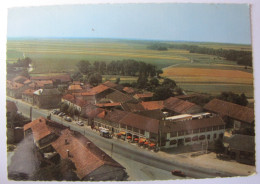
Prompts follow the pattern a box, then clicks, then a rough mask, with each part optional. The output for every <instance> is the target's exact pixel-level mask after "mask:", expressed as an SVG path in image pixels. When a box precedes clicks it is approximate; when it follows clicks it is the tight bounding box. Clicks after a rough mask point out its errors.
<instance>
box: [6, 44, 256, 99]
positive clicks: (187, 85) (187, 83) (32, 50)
mask: <svg viewBox="0 0 260 184" xmlns="http://www.w3.org/2000/svg"><path fill="white" fill-rule="evenodd" d="M151 43H154V41H136V40H116V39H49V40H47V39H27V40H26V39H17V40H14V39H10V40H8V42H7V63H12V62H15V61H17V59H18V58H23V57H30V58H31V59H32V61H33V63H32V65H33V71H32V72H31V75H45V74H48V75H49V74H55V73H64V72H69V73H73V72H75V71H76V70H77V67H76V64H77V63H78V62H79V61H80V60H88V61H90V62H91V63H93V62H94V61H105V62H107V63H109V62H111V61H116V60H123V59H134V60H136V61H144V62H146V63H151V64H154V65H156V67H157V68H160V69H163V71H164V74H163V75H162V76H164V77H169V78H171V79H173V80H175V81H176V82H177V83H178V85H180V86H181V87H182V88H183V89H185V90H186V91H187V92H189V91H190V92H193V91H194V92H203V93H210V94H218V93H220V92H221V91H233V92H237V93H242V92H245V93H246V95H247V96H249V97H253V74H252V73H253V69H252V68H251V67H247V68H245V67H244V66H241V65H237V64H236V63H235V62H232V61H227V60H225V59H224V58H221V57H217V56H213V55H206V54H198V53H189V51H187V50H180V49H171V48H169V49H168V50H167V51H158V50H151V49H147V46H149V45H150V44H151ZM167 43H173V42H167ZM174 44H183V42H181V43H179V42H174ZM185 44H192V45H198V46H201V47H209V48H214V49H220V48H222V49H233V50H243V51H251V46H250V45H235V44H221V43H185ZM117 77H118V76H108V75H106V76H103V80H105V79H110V80H112V81H113V80H116V78H117ZM120 79H121V82H132V81H136V79H137V77H131V76H120Z"/></svg>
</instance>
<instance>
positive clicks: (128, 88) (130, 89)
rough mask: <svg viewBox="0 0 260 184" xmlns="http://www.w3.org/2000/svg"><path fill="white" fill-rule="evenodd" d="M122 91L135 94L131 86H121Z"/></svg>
mask: <svg viewBox="0 0 260 184" xmlns="http://www.w3.org/2000/svg"><path fill="white" fill-rule="evenodd" d="M123 92H125V93H127V94H129V95H133V94H135V90H134V88H131V87H124V88H123Z"/></svg>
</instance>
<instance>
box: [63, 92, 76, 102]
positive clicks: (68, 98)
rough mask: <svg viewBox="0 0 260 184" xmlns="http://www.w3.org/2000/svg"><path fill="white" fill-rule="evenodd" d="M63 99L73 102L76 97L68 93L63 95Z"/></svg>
mask: <svg viewBox="0 0 260 184" xmlns="http://www.w3.org/2000/svg"><path fill="white" fill-rule="evenodd" d="M62 99H64V100H68V101H70V102H72V101H73V100H74V99H75V97H74V96H73V95H71V94H66V95H63V97H62Z"/></svg>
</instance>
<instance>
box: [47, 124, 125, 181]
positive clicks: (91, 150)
mask: <svg viewBox="0 0 260 184" xmlns="http://www.w3.org/2000/svg"><path fill="white" fill-rule="evenodd" d="M51 145H52V147H53V149H54V151H55V152H57V153H58V154H59V155H60V159H70V160H71V161H72V163H74V165H75V168H76V171H75V172H76V174H77V176H78V178H79V179H80V180H82V181H108V180H109V181H122V180H124V179H125V176H126V172H125V168H124V167H123V166H122V165H120V164H119V163H118V162H116V161H115V160H114V159H112V158H111V157H110V156H108V155H107V154H106V153H105V152H103V151H102V150H101V149H99V148H98V147H97V146H96V145H95V144H93V143H92V142H91V141H90V140H88V139H87V138H86V137H84V136H82V135H81V134H80V133H77V132H74V133H72V132H71V131H70V130H68V129H66V130H64V131H62V134H61V136H60V137H59V138H58V139H57V140H55V141H54V142H52V144H51Z"/></svg>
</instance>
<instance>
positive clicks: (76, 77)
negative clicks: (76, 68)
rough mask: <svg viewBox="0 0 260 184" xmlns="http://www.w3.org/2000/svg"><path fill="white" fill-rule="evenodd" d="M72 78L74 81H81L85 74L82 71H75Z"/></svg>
mask: <svg viewBox="0 0 260 184" xmlns="http://www.w3.org/2000/svg"><path fill="white" fill-rule="evenodd" d="M71 78H72V79H73V80H74V81H81V80H82V79H83V75H82V74H81V73H80V72H75V73H73V74H72V75H71Z"/></svg>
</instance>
